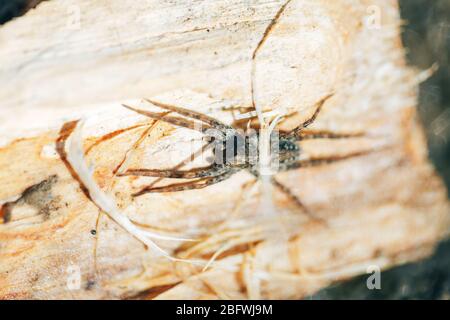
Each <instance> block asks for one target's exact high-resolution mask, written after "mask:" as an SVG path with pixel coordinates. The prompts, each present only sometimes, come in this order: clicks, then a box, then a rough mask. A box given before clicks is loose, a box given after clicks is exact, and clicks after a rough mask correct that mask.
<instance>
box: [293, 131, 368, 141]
mask: <svg viewBox="0 0 450 320" xmlns="http://www.w3.org/2000/svg"><path fill="white" fill-rule="evenodd" d="M291 136H294V137H295V139H296V140H297V141H303V140H312V139H347V138H360V137H364V136H365V133H362V132H358V133H335V132H331V131H326V130H320V131H309V130H308V131H307V130H302V131H299V132H295V133H293V134H291Z"/></svg>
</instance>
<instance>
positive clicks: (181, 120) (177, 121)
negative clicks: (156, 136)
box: [118, 95, 370, 214]
mask: <svg viewBox="0 0 450 320" xmlns="http://www.w3.org/2000/svg"><path fill="white" fill-rule="evenodd" d="M331 96H332V95H329V96H326V97H325V98H323V99H322V100H321V101H320V102H319V103H318V104H317V105H316V108H315V111H314V113H313V115H312V116H311V117H310V118H308V119H307V120H306V121H304V122H303V123H301V124H300V125H299V126H298V127H296V128H295V129H293V130H291V131H289V132H281V133H279V137H276V136H275V135H276V134H277V132H274V133H272V138H271V142H270V143H271V146H272V150H277V156H278V162H279V164H278V168H277V171H278V172H280V171H288V170H293V169H298V168H305V167H315V166H321V165H325V164H328V163H333V162H336V161H342V160H346V159H349V158H352V157H357V156H362V155H365V154H367V153H369V152H370V151H357V152H353V153H350V154H347V155H343V156H334V157H320V158H312V159H307V160H300V155H301V149H300V147H299V145H298V144H297V142H299V141H303V140H310V139H324V138H326V139H345V138H352V137H360V136H362V135H363V134H361V133H354V134H341V133H333V132H329V131H319V132H317V131H308V130H305V129H306V128H307V127H308V126H309V125H311V124H312V123H313V122H314V121H315V119H316V118H317V116H318V115H319V113H320V111H321V110H322V107H323V106H324V104H325V103H326V101H328V100H329V99H330V98H331ZM146 101H147V102H149V103H151V104H153V105H155V106H157V107H159V108H161V109H163V110H165V111H166V112H164V113H158V112H152V111H148V110H142V109H137V108H134V107H131V106H128V105H124V107H126V108H127V109H129V110H132V111H134V112H137V113H139V114H142V115H144V116H147V117H150V118H152V119H154V120H159V121H163V122H166V123H170V124H172V125H176V126H181V127H184V128H189V129H192V130H197V131H200V132H202V133H204V134H205V136H206V137H207V140H208V141H209V142H208V144H207V145H206V146H203V147H202V152H203V151H205V149H208V148H211V149H212V150H213V154H214V157H213V158H212V159H211V158H210V159H209V162H210V164H209V165H207V166H204V167H197V168H193V169H189V170H180V169H179V168H180V167H181V165H182V164H184V163H181V164H180V165H178V166H176V167H175V168H171V169H145V168H138V169H127V170H126V171H124V172H122V173H119V174H118V175H119V176H145V177H157V178H171V179H187V180H188V181H186V182H181V183H173V184H169V185H166V186H159V187H155V186H154V185H155V183H152V184H151V185H149V186H147V187H144V188H143V189H141V190H140V191H138V192H137V193H135V194H134V195H133V196H135V197H137V196H141V195H144V194H147V193H156V192H157V193H162V192H179V191H185V190H194V189H202V188H206V187H208V186H211V185H213V184H217V183H219V182H222V181H224V180H226V179H228V178H230V177H231V176H232V175H234V174H235V173H237V172H239V171H241V170H247V171H248V172H250V173H251V174H252V175H253V176H254V177H255V178H257V179H258V178H259V177H260V176H261V175H262V173H261V170H260V169H261V166H260V165H261V159H260V150H259V148H260V146H259V139H260V131H250V132H251V133H250V134H249V133H248V132H243V131H242V130H241V129H239V128H235V127H233V126H231V125H227V124H225V123H223V122H221V121H219V120H217V119H215V118H213V117H210V116H207V115H205V114H202V113H200V112H197V111H193V110H188V109H185V108H181V107H177V106H174V105H170V104H164V103H160V102H157V101H152V100H148V99H147V100H146ZM168 112H171V113H176V114H178V115H181V116H182V117H179V116H170V115H168ZM194 121H200V122H201V126H198V125H196V123H195V122H194ZM270 181H271V183H272V184H273V185H275V186H276V187H277V188H278V189H279V190H280V191H282V192H283V193H284V194H286V195H287V196H288V197H289V198H290V199H291V200H293V201H294V202H295V203H296V204H297V205H298V206H299V207H301V208H302V209H303V210H304V211H305V212H307V213H308V214H309V212H308V210H307V209H306V208H305V206H304V205H303V203H302V202H301V200H300V199H299V198H298V197H297V196H295V195H294V194H293V193H292V192H291V191H290V190H289V189H288V188H287V187H286V186H285V185H283V184H282V183H280V182H279V181H278V180H277V179H276V178H275V177H274V176H273V175H270Z"/></svg>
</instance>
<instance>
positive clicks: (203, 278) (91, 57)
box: [0, 0, 450, 299]
mask: <svg viewBox="0 0 450 320" xmlns="http://www.w3.org/2000/svg"><path fill="white" fill-rule="evenodd" d="M283 3H284V2H283V1H250V2H249V1H242V0H224V1H215V0H205V1H201V2H199V3H196V5H195V6H193V5H192V4H191V1H176V2H175V3H174V2H166V1H132V0H127V1H109V0H102V1H87V0H83V1H73V0H65V1H50V2H43V3H41V4H40V5H39V6H38V7H37V9H35V10H32V11H30V12H28V13H27V15H26V16H24V17H21V18H18V19H16V20H14V21H12V22H9V23H8V24H6V25H4V26H2V27H1V28H0V61H2V65H1V66H0V101H1V109H0V118H1V121H2V125H1V127H0V133H1V136H2V140H1V141H2V142H1V143H2V148H1V149H0V168H1V169H0V185H1V186H2V187H1V188H0V199H1V201H2V203H3V204H4V205H3V211H2V213H3V214H4V213H5V212H6V208H5V205H6V204H8V203H9V204H8V205H6V206H9V208H8V215H9V217H6V216H5V215H4V216H3V218H4V221H3V224H0V297H1V298H4V299H20V298H40V299H47V298H58V299H65V298H69V299H70V298H127V297H133V296H135V295H136V294H138V293H140V292H145V291H147V292H148V294H147V297H157V298H163V299H181V298H183V299H186V298H189V299H201V298H265V299H268V298H301V297H305V296H306V295H308V294H312V293H313V292H315V291H317V290H318V289H320V288H323V287H325V286H327V285H329V284H331V283H333V282H335V281H339V280H343V279H347V278H350V277H352V276H355V275H358V274H364V273H365V272H366V269H367V267H369V266H371V265H376V266H379V267H380V268H383V269H384V268H389V267H392V266H395V265H398V264H401V263H405V262H408V261H414V260H417V259H420V258H423V257H425V256H427V255H428V254H430V253H431V252H432V250H433V248H434V246H435V245H436V243H437V242H438V241H439V240H441V239H442V238H444V237H446V236H447V235H448V230H449V225H450V217H449V206H448V202H447V196H446V191H445V188H444V186H443V184H442V181H441V180H440V179H439V178H438V177H437V175H436V173H435V171H434V169H433V167H432V166H431V164H430V163H429V161H428V160H427V151H426V144H425V141H424V138H423V134H422V128H421V127H420V125H419V124H418V119H417V116H416V111H415V106H416V103H417V87H418V82H419V80H420V79H419V78H420V77H419V76H418V74H417V72H415V71H413V70H411V69H410V68H409V67H407V66H406V65H405V61H404V57H403V56H404V50H403V49H402V47H401V42H400V35H399V33H400V29H399V25H400V19H399V16H398V7H397V4H396V1H393V0H391V1H386V0H370V1H369V0H359V1H354V0H351V1H350V0H339V1H326V0H317V1H306V0H294V1H292V3H290V4H289V6H288V7H287V9H286V12H285V13H284V15H283V17H282V18H281V19H280V21H279V22H278V24H277V25H276V27H275V28H274V31H273V33H271V34H270V36H269V37H268V39H267V42H266V43H265V45H264V46H263V48H262V50H261V53H260V54H259V55H258V57H257V60H256V65H257V68H256V79H257V81H256V88H255V91H256V94H257V95H256V96H257V103H258V105H261V106H262V107H264V108H265V109H274V108H276V107H290V108H292V109H295V110H297V111H300V115H299V116H297V117H292V118H290V119H289V121H287V122H286V123H285V124H284V126H285V129H287V128H288V127H290V128H292V127H294V126H295V125H297V124H298V123H300V122H301V121H302V120H304V119H306V118H307V117H308V115H310V114H311V112H312V110H313V108H312V106H313V105H314V103H315V102H317V101H318V100H320V99H321V98H322V97H323V96H324V95H325V94H328V93H329V92H331V91H334V92H335V93H336V94H335V96H334V97H333V98H332V100H330V101H329V103H327V105H326V106H325V108H324V110H323V112H322V113H321V114H320V116H319V117H318V119H317V121H316V122H315V123H314V125H313V126H312V128H313V129H317V130H321V129H327V130H333V131H338V132H360V131H364V132H366V133H367V134H368V136H369V137H367V138H359V139H352V140H350V141H344V142H337V141H332V142H331V141H314V142H308V143H304V144H302V147H303V150H304V153H305V154H306V155H311V154H323V153H327V154H328V153H329V154H339V153H346V152H349V151H351V150H355V149H361V148H367V147H377V146H389V149H386V150H385V151H381V152H375V153H373V154H370V155H368V156H365V157H360V158H355V159H352V160H349V161H346V162H343V163H339V164H333V165H329V166H325V167H321V168H311V169H302V170H297V171H291V172H288V173H280V174H279V175H278V177H279V179H280V180H281V181H282V182H283V183H285V184H286V185H288V186H289V187H290V189H291V190H292V192H293V193H295V194H296V195H297V196H299V197H300V198H301V199H302V200H303V201H304V203H305V205H306V206H307V207H308V208H309V209H310V210H311V211H313V212H314V213H315V214H317V215H318V216H320V217H321V218H323V219H325V220H326V221H327V225H323V224H317V223H313V222H311V221H309V220H308V219H307V218H306V217H305V216H304V215H302V214H301V213H299V212H298V210H296V209H295V208H294V207H293V206H292V205H290V203H289V201H288V200H287V199H286V198H285V197H283V195H281V194H279V193H278V192H277V191H274V194H273V197H274V199H275V200H274V202H275V204H276V205H277V206H278V210H279V214H280V216H283V215H284V216H287V217H290V219H291V220H290V221H291V222H290V223H289V224H288V225H289V226H290V227H289V228H288V229H289V230H288V231H289V232H290V235H291V238H290V241H289V243H288V244H287V243H286V242H285V240H283V239H278V240H277V239H276V238H275V240H274V239H272V238H268V239H266V240H264V241H261V242H258V243H255V244H252V243H253V240H254V239H251V238H248V239H244V240H245V241H243V242H244V243H243V244H244V245H247V246H242V245H241V246H236V247H235V248H233V250H231V251H230V252H228V256H227V257H226V258H223V259H220V261H221V262H224V263H227V264H228V265H229V266H231V267H230V268H229V269H223V268H215V267H212V268H211V269H209V270H207V271H205V272H202V271H201V268H198V267H195V266H191V265H188V264H184V263H176V264H175V263H173V262H170V261H168V260H166V259H164V258H156V257H155V255H154V253H153V252H152V251H149V250H145V248H144V246H143V245H142V244H141V243H140V242H139V241H137V240H136V239H134V238H133V237H132V236H130V235H129V234H127V233H126V232H125V231H123V230H122V229H121V228H120V227H118V226H117V224H116V223H114V222H113V221H111V220H110V219H109V218H108V217H107V216H106V215H102V216H101V217H100V220H99V225H98V228H97V226H96V221H97V217H98V214H99V210H98V209H97V208H96V206H95V205H94V204H93V203H92V202H91V201H90V200H89V199H88V198H87V197H86V196H85V195H84V194H83V192H82V190H81V188H80V185H79V183H78V181H77V180H76V179H74V177H73V175H72V174H71V172H70V170H68V167H67V166H66V164H65V163H64V162H63V161H62V160H61V158H60V156H59V154H58V153H57V152H56V151H57V150H56V144H55V143H56V141H57V139H58V137H60V135H61V134H60V130H61V126H62V125H63V124H64V123H67V122H68V121H71V120H76V119H78V118H79V117H81V116H85V117H88V119H89V120H88V126H87V129H86V131H85V136H86V138H87V142H86V146H87V147H89V146H91V145H93V144H95V141H96V139H97V138H98V137H99V136H101V135H102V134H106V133H108V132H111V131H114V130H118V129H119V128H127V127H130V126H132V125H134V124H136V123H140V124H145V123H148V120H147V119H145V118H143V117H140V116H137V115H135V114H133V113H131V112H129V111H126V110H125V109H123V108H122V107H121V106H120V104H121V103H123V102H129V103H132V104H135V105H136V104H140V103H141V102H140V101H139V100H138V99H140V98H143V97H154V98H155V99H157V100H160V101H166V102H171V103H175V104H177V105H180V106H183V107H187V108H192V109H196V110H200V111H202V112H205V113H209V114H211V115H213V116H216V117H218V118H220V119H221V120H223V121H227V122H230V121H231V120H232V118H231V114H230V112H229V111H226V110H224V109H226V107H230V106H237V105H239V106H244V107H245V106H250V103H251V95H250V79H251V78H250V76H251V72H250V71H251V56H252V52H253V49H254V48H255V46H256V44H257V43H258V41H259V40H260V39H261V37H262V34H263V32H264V30H265V28H266V27H267V25H268V24H269V23H270V20H271V19H272V18H273V17H274V15H275V13H276V12H277V10H278V9H279V8H280V6H281V5H282V4H283ZM373 6H375V7H373ZM374 8H375V9H376V8H379V9H380V10H381V25H380V28H373V26H372V27H370V26H367V24H365V20H366V18H367V17H368V16H369V15H370V12H371V10H372V9H374ZM78 10H79V12H80V28H76V23H75V25H74V24H73V19H74V17H75V18H76V15H77V11H78ZM75 20H76V19H75ZM136 99H137V100H136ZM146 128H147V127H146V126H144V127H138V128H136V129H135V130H129V131H127V132H126V133H124V134H121V135H118V136H116V137H115V138H113V139H110V140H107V141H105V142H103V143H101V144H98V145H95V146H94V147H92V148H91V151H90V152H89V154H88V158H89V159H90V160H93V161H94V163H95V167H96V171H95V179H96V181H97V183H98V184H99V185H100V186H101V187H102V188H104V189H105V190H109V191H110V193H111V194H112V195H114V197H115V198H116V199H117V201H118V203H119V204H120V205H121V207H123V208H126V212H127V214H128V215H129V216H130V217H133V218H134V219H135V220H137V221H139V222H141V223H145V224H149V225H152V226H154V227H156V228H161V229H167V230H173V231H176V232H177V233H178V234H180V235H189V236H196V237H202V238H201V239H202V241H203V242H206V240H207V238H208V236H209V235H211V234H212V235H217V234H221V233H220V232H219V231H217V224H220V223H221V222H223V221H224V220H226V219H231V220H232V221H239V219H240V217H241V216H242V215H247V216H250V217H251V218H252V219H253V220H255V221H256V220H257V219H258V206H259V204H260V203H261V199H260V193H259V192H258V189H257V188H255V189H253V190H252V191H251V192H247V193H248V195H249V196H248V199H247V200H246V201H241V202H242V203H241V207H240V210H237V213H238V216H234V215H233V210H234V208H235V207H236V203H238V202H239V198H240V196H241V188H242V187H243V186H244V184H245V182H247V181H249V179H251V177H250V175H248V174H246V173H243V172H242V173H239V174H237V175H235V176H233V177H232V178H230V179H228V180H226V181H224V182H223V183H220V184H217V185H214V186H212V187H210V188H206V189H203V190H199V191H188V192H183V193H177V194H154V195H148V196H145V197H141V198H137V199H133V198H132V197H131V196H130V194H131V193H132V192H133V191H136V190H138V188H139V186H140V185H142V184H143V182H142V181H141V180H134V179H131V178H117V177H114V176H113V174H112V171H113V170H114V168H115V167H116V166H117V165H118V163H119V162H120V161H121V160H122V159H123V157H124V154H126V153H127V150H129V149H130V147H131V146H132V145H133V143H134V142H135V141H136V140H137V139H138V138H139V136H140V135H141V134H142V133H143V131H144V130H145V129H146ZM191 137H194V135H193V133H192V132H190V131H187V130H182V129H176V130H174V128H172V127H170V126H168V125H165V124H161V123H160V124H158V126H157V128H156V129H155V130H153V131H151V133H150V135H149V137H148V138H146V139H145V140H144V141H143V143H142V144H141V146H140V147H139V148H137V149H136V150H134V151H133V153H132V154H131V155H130V160H129V163H128V165H129V166H134V167H138V166H140V167H155V166H164V165H168V164H170V163H172V162H173V163H174V164H175V163H176V162H177V161H178V160H180V159H182V158H183V157H184V156H185V155H187V154H188V152H187V151H188V150H187V147H186V143H187V142H188V141H189V139H190V138H191ZM186 141H187V142H186ZM152 150H153V151H152ZM155 150H159V151H155ZM60 151H61V150H60ZM43 181H44V182H43ZM45 181H46V182H45ZM42 182H43V183H42ZM37 184H39V185H38V186H37V187H35V188H34V189H32V190H31V191H28V192H26V193H25V195H22V193H23V192H24V191H25V190H26V189H27V188H29V187H30V186H33V185H37ZM17 199H19V200H17ZM15 201H16V202H15ZM235 213H236V212H235ZM239 214H240V215H241V216H239ZM6 218H7V219H6ZM7 220H8V221H7ZM249 227H252V224H249ZM93 229H97V235H95V236H94V235H92V234H91V230H93ZM243 234H246V233H243ZM96 240H97V241H96ZM250 244H251V245H250ZM161 245H162V246H164V247H165V248H167V249H168V250H172V251H173V252H175V250H176V254H178V255H182V254H183V253H186V252H187V251H186V250H187V249H183V248H177V246H178V244H176V243H175V244H173V243H168V244H167V243H162V244H161ZM219 248H220V246H215V247H210V248H208V249H207V250H206V249H205V250H206V251H203V252H202V253H203V254H205V255H207V254H213V253H214V252H215V250H217V249H219ZM174 254H175V253H174ZM94 257H95V258H94ZM70 266H77V267H79V268H80V270H81V275H82V286H81V288H80V289H79V290H69V289H68V288H67V281H68V269H67V268H68V267H70Z"/></svg>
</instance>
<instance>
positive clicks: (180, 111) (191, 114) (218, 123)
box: [145, 99, 234, 130]
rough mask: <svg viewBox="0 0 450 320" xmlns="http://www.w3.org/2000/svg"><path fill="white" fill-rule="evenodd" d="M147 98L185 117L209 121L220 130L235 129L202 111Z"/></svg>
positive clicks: (208, 122)
mask: <svg viewBox="0 0 450 320" xmlns="http://www.w3.org/2000/svg"><path fill="white" fill-rule="evenodd" d="M145 100H146V101H147V102H149V103H151V104H153V105H155V106H157V107H160V108H161V109H165V110H169V111H172V112H176V113H178V114H181V115H182V116H185V117H188V118H191V119H195V120H200V121H202V122H204V123H207V124H208V125H210V126H211V127H213V128H215V129H218V130H224V129H233V130H234V128H233V127H231V126H229V125H227V124H225V123H223V122H221V121H219V120H217V119H214V118H213V117H210V116H208V115H206V114H202V113H200V112H197V111H194V110H189V109H186V108H182V107H177V106H174V105H170V104H165V103H161V102H157V101H153V100H149V99H145Z"/></svg>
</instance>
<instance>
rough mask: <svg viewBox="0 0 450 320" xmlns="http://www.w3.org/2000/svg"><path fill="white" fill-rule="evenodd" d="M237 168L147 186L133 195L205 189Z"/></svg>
mask: <svg viewBox="0 0 450 320" xmlns="http://www.w3.org/2000/svg"><path fill="white" fill-rule="evenodd" d="M236 172H237V170H234V169H232V168H229V170H228V171H226V172H225V173H222V174H221V175H218V176H213V177H205V178H200V179H196V180H192V181H187V182H181V183H174V184H170V185H167V186H161V187H145V188H143V189H142V190H140V191H138V192H136V193H134V194H133V197H138V196H142V195H144V194H146V193H162V192H178V191H186V190H195V189H203V188H206V187H208V186H210V185H213V184H216V183H219V182H221V181H224V180H226V179H228V178H229V177H231V176H232V175H233V174H234V173H236Z"/></svg>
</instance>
